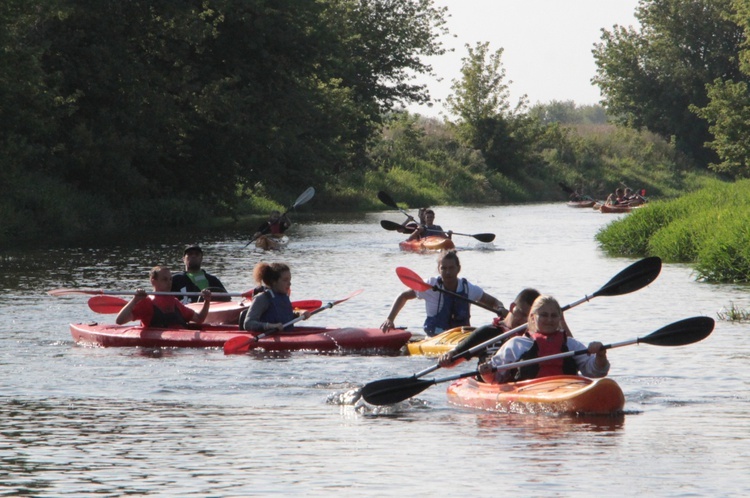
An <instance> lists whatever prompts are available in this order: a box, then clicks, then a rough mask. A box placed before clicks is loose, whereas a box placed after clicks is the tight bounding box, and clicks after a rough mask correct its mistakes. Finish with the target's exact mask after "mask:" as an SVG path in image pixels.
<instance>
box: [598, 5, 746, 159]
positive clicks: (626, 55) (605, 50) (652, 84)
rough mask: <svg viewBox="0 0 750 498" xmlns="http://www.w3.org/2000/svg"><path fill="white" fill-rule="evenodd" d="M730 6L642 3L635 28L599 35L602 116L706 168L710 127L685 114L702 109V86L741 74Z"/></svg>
mask: <svg viewBox="0 0 750 498" xmlns="http://www.w3.org/2000/svg"><path fill="white" fill-rule="evenodd" d="M730 4H731V0H641V2H640V3H639V6H638V8H637V9H636V14H635V15H636V18H637V19H638V21H639V22H640V25H641V29H640V31H636V30H635V29H633V28H632V27H629V28H624V27H621V26H614V27H613V29H612V30H611V31H610V30H602V36H601V40H602V41H601V43H598V44H596V45H595V48H594V50H593V54H594V59H595V62H596V65H597V74H596V76H595V77H594V78H593V79H592V81H593V82H594V83H595V84H597V85H599V87H600V89H601V92H602V95H603V96H604V100H603V103H604V104H605V106H606V107H607V108H608V113H609V114H610V115H611V116H613V117H615V119H616V120H618V121H620V122H622V123H625V124H627V125H630V126H633V127H636V128H641V127H645V128H647V129H648V130H650V131H652V132H654V133H656V134H658V135H661V136H662V137H665V138H667V139H672V138H674V140H675V144H676V146H677V148H678V149H679V150H681V151H684V152H686V153H688V154H690V155H692V156H693V157H694V158H695V159H697V160H698V161H700V162H702V163H703V164H708V163H709V162H710V161H711V160H712V159H714V158H715V155H714V154H713V153H712V152H711V151H710V150H709V149H707V148H706V147H705V145H704V144H705V143H706V142H707V141H708V140H709V139H710V133H709V131H708V123H707V122H706V121H705V120H704V119H702V118H700V117H699V116H697V115H696V114H695V113H694V112H692V111H691V110H690V108H691V105H693V106H697V107H704V106H705V105H706V103H707V102H708V96H707V92H706V84H708V83H710V82H712V81H713V80H714V79H715V78H722V79H732V78H734V77H736V76H737V75H738V73H739V65H738V53H739V46H740V43H741V42H742V39H743V37H742V30H741V29H740V28H739V26H737V24H736V23H734V22H733V21H731V20H730V19H729V18H728V17H727V15H728V14H729V13H730V11H731V5H730Z"/></svg>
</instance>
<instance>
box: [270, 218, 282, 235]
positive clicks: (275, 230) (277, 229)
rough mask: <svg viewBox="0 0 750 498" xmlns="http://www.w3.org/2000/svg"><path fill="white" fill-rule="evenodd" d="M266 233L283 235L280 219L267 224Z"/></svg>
mask: <svg viewBox="0 0 750 498" xmlns="http://www.w3.org/2000/svg"><path fill="white" fill-rule="evenodd" d="M268 231H269V232H270V233H271V234H273V235H279V234H281V233H284V230H283V228H282V226H281V219H278V220H276V221H274V222H273V223H269V224H268Z"/></svg>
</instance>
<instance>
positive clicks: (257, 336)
mask: <svg viewBox="0 0 750 498" xmlns="http://www.w3.org/2000/svg"><path fill="white" fill-rule="evenodd" d="M334 304H336V303H328V304H326V305H325V306H321V307H320V308H318V309H316V310H313V311H311V312H310V314H309V315H308V316H307V317H306V316H304V314H303V315H300V316H298V317H297V318H295V319H294V320H289V321H288V322H286V323H285V324H283V325H282V326H281V328H277V329H275V330H269V331H268V332H263V333H262V334H258V335H256V336H255V342H258V341H259V340H261V339H263V338H264V337H268V336H269V335H272V334H275V333H276V332H279V331H281V330H284V329H285V328H287V327H289V326H290V325H294V324H295V323H297V322H300V321H302V320H306V319H307V318H310V317H311V316H313V315H314V314H316V313H320V312H321V311H323V310H327V309H330V308H333V306H334Z"/></svg>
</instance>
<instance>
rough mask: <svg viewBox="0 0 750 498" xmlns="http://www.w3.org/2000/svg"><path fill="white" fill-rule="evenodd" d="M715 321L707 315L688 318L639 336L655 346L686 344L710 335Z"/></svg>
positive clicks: (639, 340)
mask: <svg viewBox="0 0 750 498" xmlns="http://www.w3.org/2000/svg"><path fill="white" fill-rule="evenodd" d="M714 323H715V322H714V320H713V318H710V317H707V316H696V317H693V318H686V319H684V320H680V321H679V322H674V323H672V324H669V325H667V326H666V327H662V328H660V329H659V330H657V331H656V332H652V333H650V334H649V335H647V336H646V337H641V338H638V342H639V343H645V344H651V345H654V346H685V345H687V344H693V343H694V342H698V341H702V340H703V339H705V338H706V337H708V336H709V335H710V334H711V332H712V331H713V330H714Z"/></svg>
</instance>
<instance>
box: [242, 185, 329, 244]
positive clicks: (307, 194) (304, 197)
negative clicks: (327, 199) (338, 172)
mask: <svg viewBox="0 0 750 498" xmlns="http://www.w3.org/2000/svg"><path fill="white" fill-rule="evenodd" d="M314 195H315V189H314V188H313V187H308V188H307V190H305V191H304V192H302V193H301V194H300V196H299V197H297V200H296V201H294V204H292V205H291V206H289V207H288V208H287V209H286V211H284V214H282V215H281V217H280V218H283V217H284V216H286V214H287V213H288V212H289V211H291V210H292V209H294V208H296V207H297V206H301V205H302V204H304V203H306V202H307V201H309V200H310V199H312V198H313V196H314ZM269 230H270V226H266V227H264V228H263V230H261V231H260V234H259V235H258V236H256V237H253V238H252V239H250V242H248V243H247V244H245V246H244V247H247V246H249V245H250V244H252V243H253V242H255V241H256V240H257V239H259V238H260V237H261V236H262V235H265V234H267V233H268V231H269Z"/></svg>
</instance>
